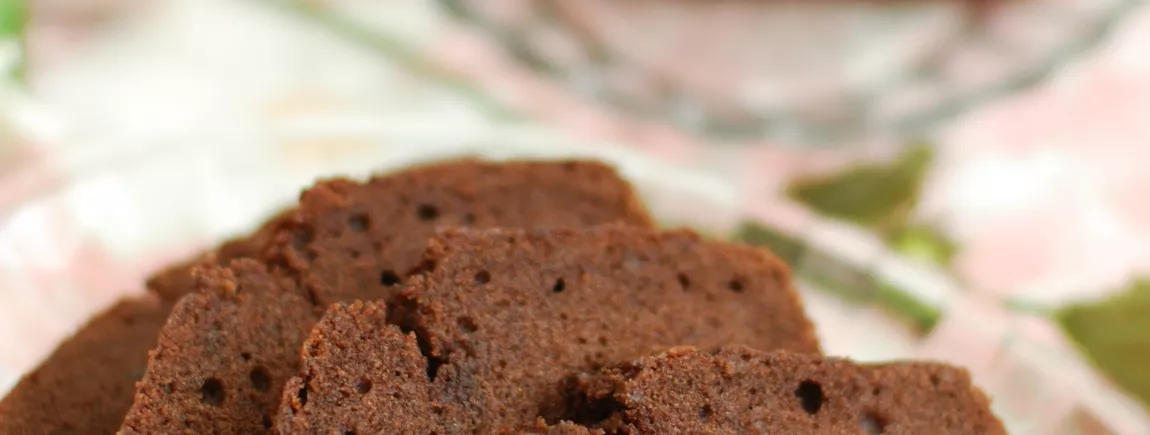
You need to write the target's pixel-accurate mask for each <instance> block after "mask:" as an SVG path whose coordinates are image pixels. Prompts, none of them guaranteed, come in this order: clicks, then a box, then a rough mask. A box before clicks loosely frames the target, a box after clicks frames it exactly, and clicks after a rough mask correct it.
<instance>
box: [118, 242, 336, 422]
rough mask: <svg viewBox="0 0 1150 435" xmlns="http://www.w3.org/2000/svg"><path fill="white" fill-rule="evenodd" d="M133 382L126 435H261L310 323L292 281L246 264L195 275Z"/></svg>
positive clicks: (307, 306)
mask: <svg viewBox="0 0 1150 435" xmlns="http://www.w3.org/2000/svg"><path fill="white" fill-rule="evenodd" d="M197 288H198V290H197V292H196V293H193V294H189V295H187V296H185V297H183V298H182V299H180V302H179V303H178V304H176V307H175V308H173V310H172V314H171V317H170V318H169V319H168V322H167V324H166V325H165V326H164V327H163V329H162V330H161V331H160V335H159V339H158V345H157V347H156V349H155V350H154V351H152V352H151V354H150V357H149V360H148V369H147V373H146V374H144V377H143V379H142V380H141V381H140V382H138V383H137V384H136V395H135V402H134V403H133V404H132V407H131V409H129V410H128V413H127V417H125V418H124V419H123V426H122V427H121V429H120V432H121V433H123V434H155V433H214V434H248V433H262V432H265V431H267V430H268V429H269V428H270V427H271V424H272V420H273V417H274V413H275V409H276V408H277V406H278V403H279V398H280V392H281V390H282V386H283V383H284V382H286V381H287V379H288V378H289V377H291V376H292V375H294V374H295V372H296V367H297V359H298V357H299V347H300V344H302V343H303V341H304V338H305V336H306V335H307V333H308V330H309V329H310V328H311V325H312V324H314V323H315V321H316V317H317V316H316V315H315V314H314V309H313V307H312V305H311V304H310V303H309V302H308V301H307V299H306V297H305V296H304V294H303V292H301V291H299V289H298V287H297V286H296V285H295V283H294V282H293V281H292V280H290V279H284V278H283V277H280V276H277V275H275V274H272V273H269V272H268V271H267V268H266V266H265V265H264V264H261V263H259V262H256V261H254V260H250V259H243V260H237V261H234V262H232V264H231V266H229V267H227V268H221V267H219V266H205V267H203V268H200V269H198V273H197Z"/></svg>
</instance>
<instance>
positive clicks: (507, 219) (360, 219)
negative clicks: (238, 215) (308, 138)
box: [269, 160, 652, 307]
mask: <svg viewBox="0 0 1150 435" xmlns="http://www.w3.org/2000/svg"><path fill="white" fill-rule="evenodd" d="M606 223H621V224H627V225H635V226H644V227H649V226H651V225H652V221H651V218H650V216H649V215H648V214H647V212H646V210H645V209H644V208H643V207H642V205H641V204H640V203H639V201H638V199H637V197H636V195H635V193H634V191H633V190H632V189H631V187H630V185H629V184H628V183H627V182H626V181H625V180H623V179H622V178H621V177H620V176H619V174H618V173H616V172H615V170H614V169H612V168H611V167H609V166H607V165H604V164H602V163H598V162H589V161H564V162H510V163H495V162H483V161H477V160H462V161H454V162H448V163H439V164H434V165H429V166H422V167H416V168H412V169H408V170H405V171H403V172H399V173H395V174H389V175H383V176H377V177H373V178H372V179H370V180H368V181H367V182H365V183H358V182H353V181H349V180H346V179H333V180H328V181H325V182H321V183H319V184H317V185H316V186H315V187H313V188H311V189H308V190H307V191H306V192H304V193H303V195H301V196H300V204H299V208H298V209H297V210H296V212H295V214H294V215H293V216H292V217H291V219H288V220H287V222H286V224H285V225H283V226H282V227H281V228H280V230H279V231H278V232H277V233H276V234H275V236H274V238H273V241H272V246H271V247H270V249H269V253H270V255H271V258H270V259H271V261H272V262H273V264H276V265H277V266H280V267H282V268H284V269H285V270H287V271H289V272H291V273H293V274H295V275H296V276H298V277H299V280H300V283H301V284H302V285H303V286H304V287H305V288H306V289H307V290H308V291H309V292H310V293H311V295H312V300H313V301H314V302H315V304H316V305H317V306H322V307H326V306H328V305H330V304H331V303H334V302H350V301H354V300H376V299H384V300H386V299H388V298H390V297H391V296H392V295H393V294H394V292H395V291H396V290H397V289H398V288H399V287H400V284H401V283H402V281H403V280H404V279H405V276H406V273H407V272H408V271H409V270H411V269H412V267H414V266H415V265H416V263H417V262H418V261H419V260H420V257H421V255H422V253H423V251H424V249H425V248H426V246H427V245H426V241H427V239H428V238H429V237H431V236H432V235H433V234H434V233H435V230H436V229H437V228H439V227H442V226H468V227H481V228H482V227H493V226H499V227H510V228H518V227H535V226H572V227H585V226H592V225H598V224H606Z"/></svg>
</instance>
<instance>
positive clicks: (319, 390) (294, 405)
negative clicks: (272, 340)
mask: <svg viewBox="0 0 1150 435" xmlns="http://www.w3.org/2000/svg"><path fill="white" fill-rule="evenodd" d="M300 361H301V362H300V371H299V375H298V376H296V377H294V378H292V379H291V380H290V381H288V383H287V386H286V387H285V388H284V392H283V398H282V401H281V407H280V412H279V417H278V418H277V420H276V433H279V434H283V435H289V434H293V435H304V434H316V435H321V434H323V435H326V434H332V433H335V434H346V433H356V434H374V433H379V434H384V433H386V434H417V435H427V434H431V433H439V434H448V433H461V431H459V430H451V431H448V430H445V428H444V426H446V425H448V424H447V423H446V422H448V421H450V419H451V417H450V415H448V414H450V412H447V411H446V410H445V409H444V408H443V407H441V406H440V405H439V404H438V403H437V400H436V399H437V398H436V397H434V395H433V393H432V389H431V382H430V380H428V378H427V360H426V359H424V358H423V356H422V355H420V353H419V347H418V345H417V344H416V341H415V337H414V336H412V335H408V334H404V333H402V332H400V331H399V328H397V327H395V326H392V325H388V324H387V318H386V309H385V308H384V305H383V303H380V302H367V303H362V302H355V303H353V304H351V305H350V306H348V305H343V304H335V305H333V306H332V307H331V308H329V309H328V311H327V313H326V314H324V317H323V319H321V320H320V322H319V323H318V324H316V326H315V328H314V329H313V330H312V332H311V335H310V336H309V337H308V339H307V341H306V342H305V343H304V345H303V350H302V352H301V354H300Z"/></svg>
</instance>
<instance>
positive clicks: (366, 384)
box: [355, 378, 371, 394]
mask: <svg viewBox="0 0 1150 435" xmlns="http://www.w3.org/2000/svg"><path fill="white" fill-rule="evenodd" d="M370 391H371V379H368V378H360V379H359V382H356V383H355V392H357V393H359V394H367V393H368V392H370Z"/></svg>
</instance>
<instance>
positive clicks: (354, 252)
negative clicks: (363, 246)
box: [348, 249, 363, 260]
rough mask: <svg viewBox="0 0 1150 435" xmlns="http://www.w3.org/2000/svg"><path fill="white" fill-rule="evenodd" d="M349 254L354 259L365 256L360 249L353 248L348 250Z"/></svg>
mask: <svg viewBox="0 0 1150 435" xmlns="http://www.w3.org/2000/svg"><path fill="white" fill-rule="evenodd" d="M348 255H350V256H351V259H352V260H358V259H359V257H362V256H363V254H362V253H360V252H359V250H358V249H352V250H351V252H348Z"/></svg>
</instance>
